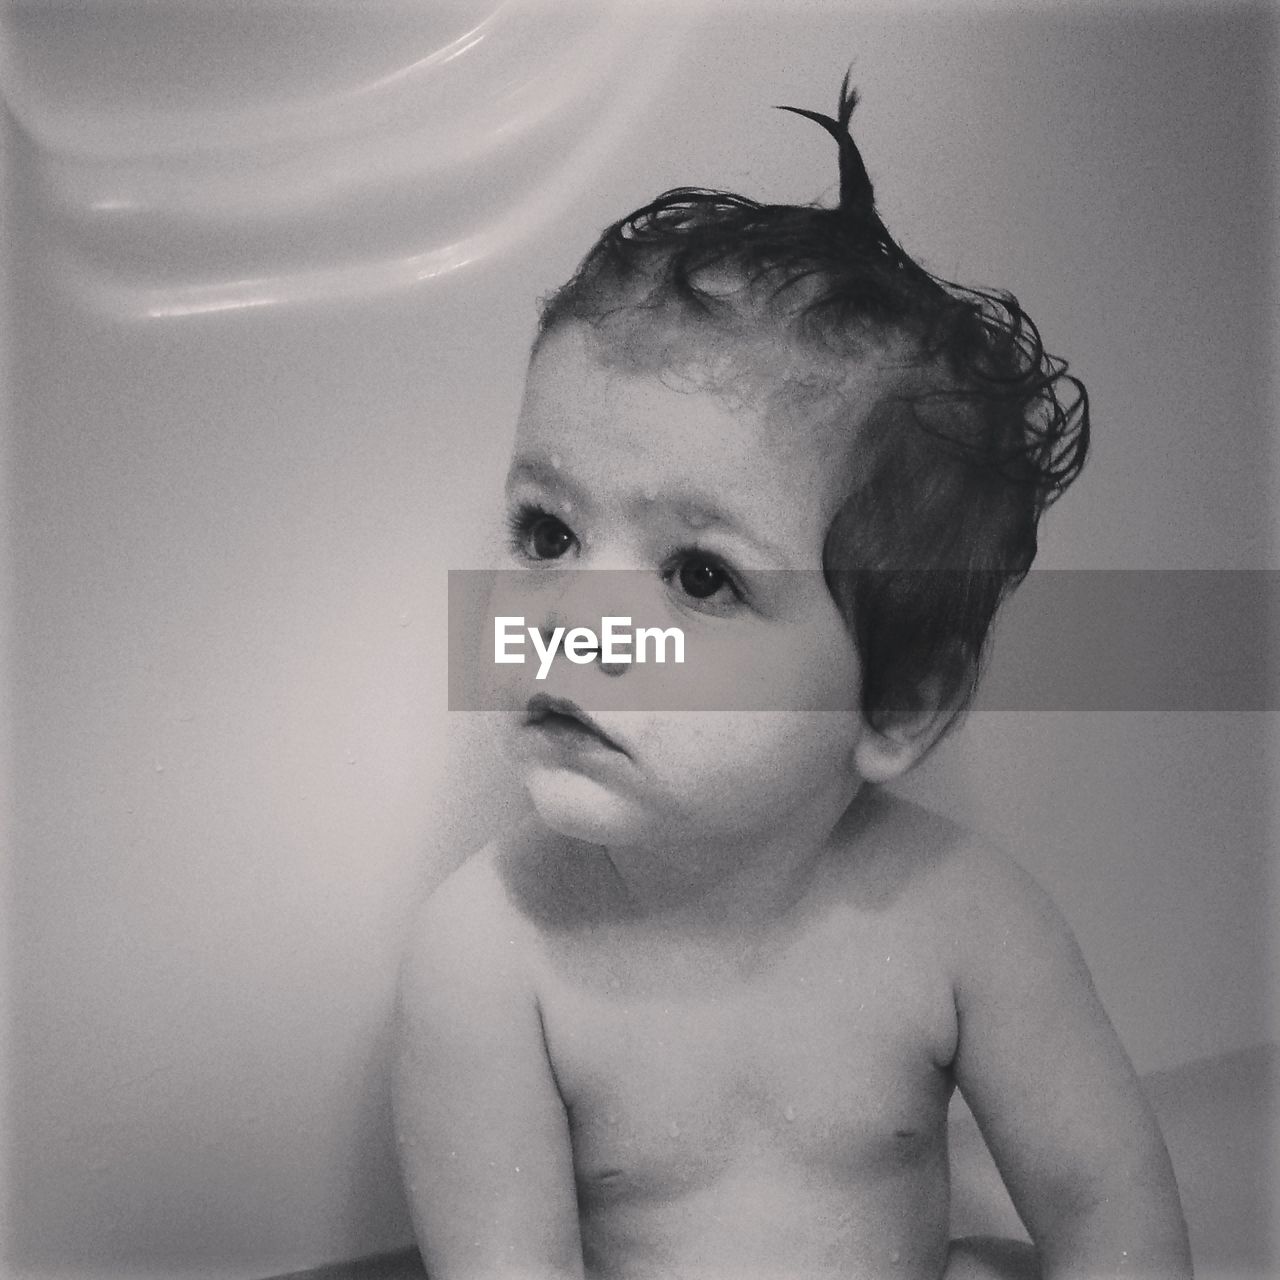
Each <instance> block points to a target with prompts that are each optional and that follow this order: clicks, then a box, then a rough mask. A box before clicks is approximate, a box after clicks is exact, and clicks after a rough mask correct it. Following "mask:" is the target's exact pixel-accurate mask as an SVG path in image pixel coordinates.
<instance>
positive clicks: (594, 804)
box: [520, 763, 651, 845]
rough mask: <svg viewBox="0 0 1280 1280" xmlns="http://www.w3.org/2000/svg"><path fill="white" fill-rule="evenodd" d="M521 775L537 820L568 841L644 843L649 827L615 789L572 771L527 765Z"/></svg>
mask: <svg viewBox="0 0 1280 1280" xmlns="http://www.w3.org/2000/svg"><path fill="white" fill-rule="evenodd" d="M520 775H521V777H520V780H521V782H522V783H523V784H524V789H525V791H526V792H527V793H528V795H529V799H530V800H531V801H532V802H533V807H534V809H535V811H536V812H537V814H538V817H539V818H541V819H542V821H543V822H544V823H545V824H546V825H547V826H548V827H550V828H551V830H552V831H558V832H559V833H560V834H561V835H563V836H567V837H568V838H569V839H571V840H582V841H585V842H586V843H588V844H600V845H609V844H620V843H627V844H630V843H635V842H636V841H637V838H639V840H641V841H643V838H644V835H645V828H646V826H648V825H651V824H648V823H646V822H645V820H644V816H643V814H641V813H640V812H638V810H637V806H636V805H635V804H634V803H633V802H631V801H629V800H628V799H626V798H625V797H623V796H621V795H619V794H618V792H617V790H616V789H615V788H613V787H609V786H606V785H604V784H603V783H601V782H598V781H597V780H596V779H594V778H589V777H587V776H586V775H584V774H582V773H578V772H576V771H574V770H572V769H563V768H551V767H547V766H543V765H536V764H528V763H526V764H524V765H523V767H522V768H521V769H520Z"/></svg>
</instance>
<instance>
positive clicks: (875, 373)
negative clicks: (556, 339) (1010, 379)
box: [566, 311, 900, 461]
mask: <svg viewBox="0 0 1280 1280" xmlns="http://www.w3.org/2000/svg"><path fill="white" fill-rule="evenodd" d="M572 329H573V330H575V331H576V332H575V333H573V334H571V335H566V336H568V337H569V340H570V342H572V343H573V344H574V345H575V346H576V347H577V348H578V351H579V353H580V357H579V358H580V360H582V361H585V367H586V368H588V369H590V370H592V372H593V374H594V372H596V371H599V372H602V373H603V374H604V375H605V376H606V377H607V378H610V379H612V380H614V381H615V382H616V383H625V382H627V381H628V380H636V381H645V380H652V381H654V382H656V383H658V384H661V385H662V386H664V387H666V388H669V389H670V390H672V391H676V392H679V393H682V394H686V395H689V396H706V397H709V398H710V399H712V400H714V401H715V402H716V403H717V404H719V405H720V406H721V407H722V408H723V409H724V410H725V411H727V412H728V413H729V414H730V415H732V416H733V417H734V418H735V419H736V420H738V421H739V422H740V423H741V426H742V433H741V442H740V447H741V448H742V449H744V450H751V451H753V452H756V453H758V454H760V455H761V459H762V461H764V460H765V459H768V458H769V457H777V456H778V455H779V454H780V453H781V454H784V455H791V454H794V453H795V452H797V451H804V452H809V451H818V452H820V453H821V454H823V455H824V456H826V457H828V458H831V459H832V460H833V461H834V460H835V458H836V457H837V456H843V451H844V450H845V449H846V448H848V447H851V446H852V444H853V441H854V439H855V438H856V436H857V434H858V430H859V428H860V426H861V424H862V423H863V422H865V421H866V419H867V418H869V417H870V415H871V413H872V412H873V411H874V409H875V407H876V405H877V404H878V403H879V402H880V401H881V400H882V399H883V398H884V396H885V395H886V393H887V392H888V391H889V390H890V389H891V388H892V387H893V385H894V383H895V381H896V379H897V369H898V367H899V363H900V361H899V358H898V355H897V353H896V351H895V350H894V349H893V347H892V346H891V344H890V343H889V341H888V340H886V341H885V342H883V343H879V344H875V345H872V344H871V343H868V344H867V345H866V347H865V349H863V350H861V351H858V352H856V353H850V352H848V351H843V352H835V351H831V350H823V349H815V348H814V347H812V346H809V345H805V344H801V343H799V342H797V341H795V340H794V338H792V337H789V336H788V335H786V334H784V333H782V332H778V331H776V330H770V329H769V328H767V327H757V328H748V327H743V328H740V329H735V328H732V327H725V326H719V325H713V324H705V325H698V324H694V323H690V322H689V321H688V320H676V321H672V320H669V319H666V318H664V317H662V316H661V315H659V316H645V315H640V316H638V317H637V316H636V315H635V314H633V313H627V312H621V311H620V312H618V313H615V314H613V315H610V316H608V317H606V318H604V320H602V321H601V322H598V323H594V324H591V325H580V324H575V325H573V326H572ZM580 367H581V366H580ZM655 447H661V446H660V444H659V443H657V442H655Z"/></svg>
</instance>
